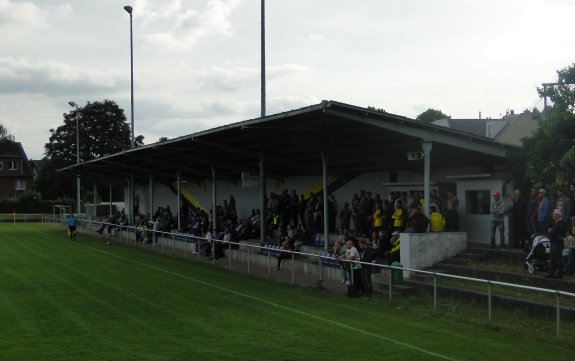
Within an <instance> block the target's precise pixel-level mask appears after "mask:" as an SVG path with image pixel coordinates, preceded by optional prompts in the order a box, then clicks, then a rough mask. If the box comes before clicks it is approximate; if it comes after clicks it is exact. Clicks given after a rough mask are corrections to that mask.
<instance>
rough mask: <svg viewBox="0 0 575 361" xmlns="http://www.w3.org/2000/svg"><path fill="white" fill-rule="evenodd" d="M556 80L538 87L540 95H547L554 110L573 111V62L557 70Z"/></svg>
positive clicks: (574, 87) (574, 91)
mask: <svg viewBox="0 0 575 361" xmlns="http://www.w3.org/2000/svg"><path fill="white" fill-rule="evenodd" d="M557 77H558V79H557V82H556V83H554V84H548V85H547V86H544V87H543V88H538V89H537V91H538V92H539V96H540V97H544V96H547V97H548V98H549V99H550V100H551V101H552V102H553V108H554V109H555V110H563V111H567V112H570V113H573V112H574V111H575V63H573V64H571V65H569V66H568V67H566V68H563V69H561V70H558V71H557Z"/></svg>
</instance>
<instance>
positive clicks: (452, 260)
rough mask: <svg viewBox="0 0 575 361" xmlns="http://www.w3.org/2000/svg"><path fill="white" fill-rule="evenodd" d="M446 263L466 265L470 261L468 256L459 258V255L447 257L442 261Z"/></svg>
mask: <svg viewBox="0 0 575 361" xmlns="http://www.w3.org/2000/svg"><path fill="white" fill-rule="evenodd" d="M443 263H446V264H454V265H467V264H469V263H471V259H469V258H460V257H459V255H458V256H456V257H451V258H447V259H446V260H444V261H443Z"/></svg>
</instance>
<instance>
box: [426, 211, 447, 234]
mask: <svg viewBox="0 0 575 361" xmlns="http://www.w3.org/2000/svg"><path fill="white" fill-rule="evenodd" d="M429 224H430V228H431V232H443V227H445V219H444V218H443V215H441V213H439V212H438V211H437V208H436V207H431V208H430V215H429Z"/></svg>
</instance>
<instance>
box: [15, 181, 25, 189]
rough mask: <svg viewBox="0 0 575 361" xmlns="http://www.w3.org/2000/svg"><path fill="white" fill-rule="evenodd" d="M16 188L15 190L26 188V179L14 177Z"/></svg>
mask: <svg viewBox="0 0 575 361" xmlns="http://www.w3.org/2000/svg"><path fill="white" fill-rule="evenodd" d="M16 190H17V191H25V190H26V180H25V179H16Z"/></svg>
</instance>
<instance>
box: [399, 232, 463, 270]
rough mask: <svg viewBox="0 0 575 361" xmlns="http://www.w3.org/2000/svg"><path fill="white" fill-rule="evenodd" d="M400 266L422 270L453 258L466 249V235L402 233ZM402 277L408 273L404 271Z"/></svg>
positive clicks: (459, 233) (455, 233)
mask: <svg viewBox="0 0 575 361" xmlns="http://www.w3.org/2000/svg"><path fill="white" fill-rule="evenodd" d="M400 242H401V253H400V256H401V264H402V265H403V267H405V268H411V269H418V270H419V269H424V268H427V267H431V266H433V265H434V264H436V263H438V262H441V261H443V260H445V259H446V258H449V257H453V256H455V255H456V254H458V253H460V252H462V251H463V250H465V248H466V247H467V233H465V232H440V233H402V234H401V236H400ZM403 276H404V277H409V272H408V271H404V275H403Z"/></svg>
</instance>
